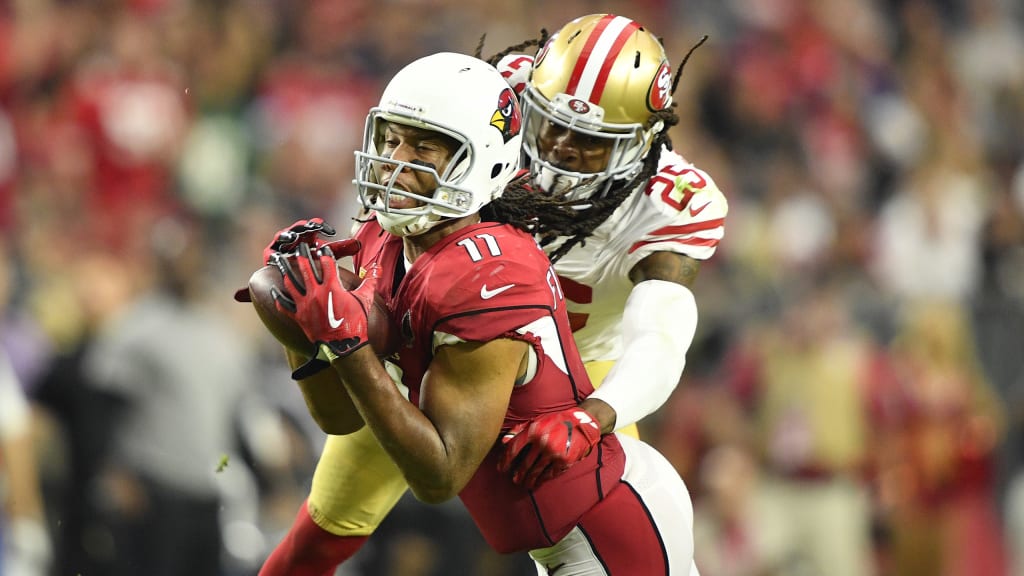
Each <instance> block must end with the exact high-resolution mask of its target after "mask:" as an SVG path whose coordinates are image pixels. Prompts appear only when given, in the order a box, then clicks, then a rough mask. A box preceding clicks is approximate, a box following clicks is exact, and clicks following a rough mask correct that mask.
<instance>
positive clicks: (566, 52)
mask: <svg viewBox="0 0 1024 576" xmlns="http://www.w3.org/2000/svg"><path fill="white" fill-rule="evenodd" d="M492 60H495V61H497V68H498V69H499V71H501V72H502V75H504V76H505V77H506V80H508V81H509V83H510V84H511V85H512V86H513V87H514V88H515V89H516V90H517V91H519V92H520V99H521V101H522V103H523V126H524V133H525V134H524V151H525V152H526V155H527V157H528V158H529V163H530V166H529V168H530V171H531V174H532V176H533V186H534V187H535V188H538V189H539V190H540V191H541V192H543V193H546V194H547V195H555V196H561V197H565V198H567V199H568V200H571V201H575V202H574V205H573V206H572V207H573V208H574V209H575V210H576V212H575V214H574V215H573V216H572V217H573V218H574V220H575V224H576V228H575V232H576V233H575V235H573V236H569V237H566V236H558V237H554V236H552V235H551V234H547V233H546V232H547V231H546V230H545V229H544V222H543V221H542V222H540V223H539V225H538V230H537V233H538V235H539V236H540V237H541V238H542V242H543V243H544V245H545V250H546V251H547V252H548V254H549V255H550V257H551V259H552V260H553V261H554V263H555V270H556V272H557V273H558V275H559V278H560V280H561V284H562V288H563V290H564V291H565V294H566V298H567V300H568V306H569V312H570V318H571V319H572V321H573V330H574V331H573V336H574V338H575V340H576V343H577V345H578V347H579V350H580V354H581V355H582V357H583V359H584V361H585V362H587V370H588V373H589V374H590V377H591V380H592V381H593V382H594V383H595V385H600V388H599V390H598V391H597V392H595V393H594V394H593V395H591V396H590V397H589V398H587V399H586V400H584V402H583V403H582V405H581V407H582V408H583V409H584V410H585V411H586V412H587V413H589V415H590V417H592V418H594V419H596V420H597V421H598V422H600V424H601V430H602V432H605V433H608V432H611V431H613V430H616V429H618V430H622V429H623V428H627V427H632V426H634V425H635V423H636V422H637V421H638V420H640V419H641V418H643V417H644V416H646V415H648V414H650V413H651V412H653V411H655V410H656V409H658V407H660V406H661V405H662V404H663V403H664V402H665V400H667V399H668V397H669V395H670V394H671V393H672V391H673V390H674V389H675V387H676V385H677V383H678V382H679V379H680V375H681V374H682V371H683V366H684V365H685V362H686V351H687V349H688V348H689V346H690V343H691V342H692V340H693V336H694V332H695V331H696V327H697V306H696V302H695V299H694V296H693V293H692V292H691V291H690V288H691V287H692V285H693V282H694V280H695V278H696V276H697V271H698V269H699V266H700V264H699V262H700V261H701V260H706V259H707V258H709V257H711V255H712V254H714V252H715V248H716V247H717V245H718V242H719V240H721V238H722V236H723V234H724V223H725V216H726V212H727V211H728V204H727V202H726V199H725V196H724V195H723V194H722V193H721V192H720V191H719V189H718V187H717V186H716V185H715V183H714V181H713V180H712V179H711V177H710V176H709V175H708V174H707V173H705V172H703V171H702V170H700V169H698V168H697V167H695V166H694V165H693V164H691V163H689V162H687V161H686V160H685V159H683V157H682V156H680V155H679V154H677V153H675V152H673V151H672V150H671V142H670V141H669V139H668V134H667V130H668V128H670V127H671V126H672V125H674V124H675V123H677V122H678V119H677V118H676V116H675V114H674V113H673V112H672V92H673V91H674V84H673V81H672V70H671V68H670V67H669V63H668V59H667V58H666V56H665V51H664V49H663V48H662V45H661V43H660V42H659V41H658V39H657V38H655V37H654V36H653V35H652V34H651V33H650V32H648V31H647V30H646V29H645V28H643V27H642V26H641V25H640V24H639V23H637V22H635V21H633V20H630V19H629V18H625V17H622V16H616V15H612V14H594V15H589V16H583V17H580V18H577V19H575V20H573V21H572V22H570V23H568V24H567V25H566V26H564V27H563V28H562V29H561V30H559V31H558V32H556V33H555V34H554V35H553V36H551V38H550V39H547V40H546V41H545V42H543V45H542V47H541V49H540V51H539V52H538V53H537V55H536V57H535V58H531V57H529V56H523V55H518V54H508V55H501V54H499V55H498V56H495V57H494V58H492ZM684 63H685V59H684ZM681 68H682V66H680V69H681ZM534 194H539V195H541V196H544V194H540V193H534ZM528 202H530V193H529V191H527V192H526V193H517V191H515V190H508V191H506V194H505V196H503V197H502V199H501V203H502V204H504V203H523V204H525V203H528ZM558 428H563V429H564V428H565V425H564V423H563V421H562V420H556V419H545V420H541V421H536V422H533V423H532V424H530V425H529V426H524V427H521V428H520V429H519V430H516V431H514V432H516V434H515V435H514V437H510V438H508V439H507V440H508V442H509V450H508V452H507V457H506V460H505V461H504V464H505V465H506V466H511V467H515V468H518V469H519V470H518V477H520V478H523V479H524V480H525V481H528V482H533V481H535V479H538V478H544V477H548V476H550V475H552V474H557V473H558V472H560V471H562V470H564V469H565V468H567V467H568V466H570V465H572V462H570V461H568V460H567V459H566V458H565V454H566V451H565V443H564V434H561V433H559V432H558ZM573 436H574V439H575V440H577V441H578V440H579V438H578V436H579V435H573ZM527 448H529V449H527Z"/></svg>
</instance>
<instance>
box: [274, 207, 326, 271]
mask: <svg viewBox="0 0 1024 576" xmlns="http://www.w3.org/2000/svg"><path fill="white" fill-rule="evenodd" d="M336 233H337V232H335V230H334V227H333V226H331V225H330V224H328V223H327V222H324V220H323V218H310V219H309V220H296V221H295V223H294V224H292V225H291V226H289V227H287V228H283V229H281V230H278V231H277V234H274V240H273V242H271V243H270V244H267V247H266V248H264V249H263V263H264V264H270V259H271V258H272V257H273V256H274V254H276V253H279V252H282V253H288V252H294V251H295V249H296V248H298V247H299V244H309V246H310V248H312V249H313V250H317V249H319V248H321V247H322V246H323V241H322V240H321V238H320V234H323V235H324V236H334V235H335V234H336Z"/></svg>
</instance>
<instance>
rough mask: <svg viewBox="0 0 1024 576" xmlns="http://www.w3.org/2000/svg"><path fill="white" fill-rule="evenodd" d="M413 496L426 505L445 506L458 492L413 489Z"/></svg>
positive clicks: (438, 489) (441, 489) (439, 489)
mask: <svg viewBox="0 0 1024 576" xmlns="http://www.w3.org/2000/svg"><path fill="white" fill-rule="evenodd" d="M412 494H413V496H415V497H416V499H417V500H419V501H420V502H424V503H426V504H443V503H445V502H447V501H449V500H451V499H452V498H454V497H455V496H457V495H458V492H456V491H453V490H448V489H444V488H422V487H420V488H415V487H413V488H412Z"/></svg>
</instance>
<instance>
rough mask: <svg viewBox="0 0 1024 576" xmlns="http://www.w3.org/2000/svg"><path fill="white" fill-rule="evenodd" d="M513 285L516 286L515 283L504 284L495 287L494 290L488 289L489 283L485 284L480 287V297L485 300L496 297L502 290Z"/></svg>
mask: <svg viewBox="0 0 1024 576" xmlns="http://www.w3.org/2000/svg"><path fill="white" fill-rule="evenodd" d="M513 286H515V284H506V285H504V286H500V287H498V288H495V289H494V290H488V289H487V284H484V285H483V286H481V287H480V297H481V298H483V299H484V300H490V299H491V298H494V297H495V296H497V295H498V294H501V293H502V292H504V291H505V290H508V289H509V288H511V287H513Z"/></svg>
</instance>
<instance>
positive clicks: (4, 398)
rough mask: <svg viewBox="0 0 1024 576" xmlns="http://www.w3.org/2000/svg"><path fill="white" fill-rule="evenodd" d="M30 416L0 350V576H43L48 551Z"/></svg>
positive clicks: (16, 381)
mask: <svg viewBox="0 0 1024 576" xmlns="http://www.w3.org/2000/svg"><path fill="white" fill-rule="evenodd" d="M36 469H37V466H36V450H35V445H34V443H33V441H32V434H31V414H30V412H29V405H28V402H27V401H26V400H25V395H24V392H23V391H22V389H21V384H20V383H19V382H18V380H17V379H16V378H15V375H14V370H13V369H12V368H11V365H10V363H9V362H8V361H7V355H6V353H4V351H3V350H2V349H0V575H3V576H46V575H47V574H48V573H49V569H50V565H51V563H52V559H53V558H52V555H53V551H52V546H51V543H50V535H49V533H48V532H47V529H46V524H45V522H44V515H43V501H42V497H41V494H40V487H39V481H38V476H37V474H36Z"/></svg>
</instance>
